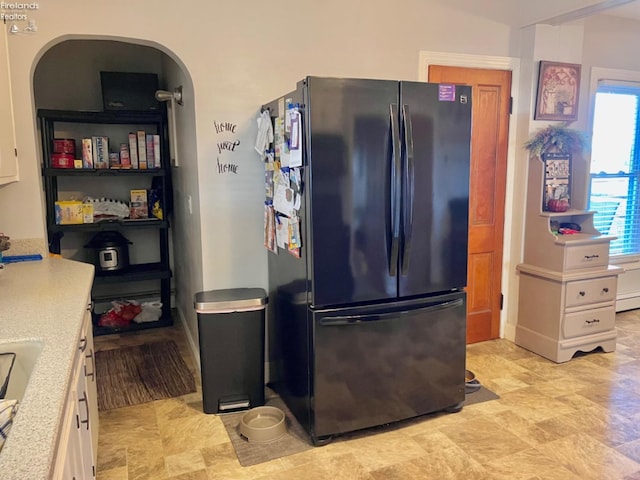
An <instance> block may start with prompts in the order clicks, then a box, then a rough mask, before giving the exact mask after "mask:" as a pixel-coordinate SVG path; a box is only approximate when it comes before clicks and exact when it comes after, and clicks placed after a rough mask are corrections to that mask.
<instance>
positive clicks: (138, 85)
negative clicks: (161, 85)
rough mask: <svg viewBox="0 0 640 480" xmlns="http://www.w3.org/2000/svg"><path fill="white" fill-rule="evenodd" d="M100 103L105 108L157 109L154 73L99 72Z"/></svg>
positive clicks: (158, 106)
mask: <svg viewBox="0 0 640 480" xmlns="http://www.w3.org/2000/svg"><path fill="white" fill-rule="evenodd" d="M100 82H101V84H102V103H103V107H104V109H105V111H106V110H129V111H153V112H155V111H159V110H160V102H158V101H157V100H156V90H158V76H157V75H156V74H155V73H131V72H100Z"/></svg>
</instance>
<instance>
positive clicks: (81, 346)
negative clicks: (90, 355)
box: [78, 337, 87, 353]
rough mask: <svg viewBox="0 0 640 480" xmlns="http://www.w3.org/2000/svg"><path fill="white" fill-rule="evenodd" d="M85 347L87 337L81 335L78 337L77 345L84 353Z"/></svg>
mask: <svg viewBox="0 0 640 480" xmlns="http://www.w3.org/2000/svg"><path fill="white" fill-rule="evenodd" d="M86 348H87V337H82V338H81V339H80V346H79V347H78V349H79V350H80V351H81V352H82V353H84V351H85V349H86Z"/></svg>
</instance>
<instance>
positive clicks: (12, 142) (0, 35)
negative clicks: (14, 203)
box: [0, 23, 18, 185]
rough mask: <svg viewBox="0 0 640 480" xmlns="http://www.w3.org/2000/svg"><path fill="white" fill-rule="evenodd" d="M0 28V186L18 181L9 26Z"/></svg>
mask: <svg viewBox="0 0 640 480" xmlns="http://www.w3.org/2000/svg"><path fill="white" fill-rule="evenodd" d="M0 25H2V24H0ZM2 27H3V28H2V29H1V30H2V31H0V105H2V107H1V108H0V185H4V184H5V183H10V182H15V181H17V180H18V154H17V150H16V136H15V125H14V119H13V103H12V102H13V99H12V97H11V78H10V73H9V48H8V42H7V28H8V27H9V25H8V24H6V23H5V24H4V25H2Z"/></svg>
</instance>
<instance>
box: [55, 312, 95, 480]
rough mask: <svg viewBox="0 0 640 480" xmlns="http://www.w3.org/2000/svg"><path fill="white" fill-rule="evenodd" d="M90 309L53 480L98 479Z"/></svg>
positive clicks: (68, 402) (70, 392)
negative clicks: (96, 474)
mask: <svg viewBox="0 0 640 480" xmlns="http://www.w3.org/2000/svg"><path fill="white" fill-rule="evenodd" d="M94 360H95V352H94V349H93V334H92V326H91V314H90V307H88V310H87V314H86V315H85V321H84V324H83V329H82V334H81V338H80V339H79V342H78V351H77V353H76V359H75V362H74V368H73V376H72V378H71V383H70V385H69V392H68V394H67V403H66V405H65V409H64V418H63V421H62V428H61V431H60V438H59V441H58V450H57V455H56V465H55V468H54V476H53V478H54V479H56V480H57V479H60V480H74V479H75V480H89V479H92V478H95V466H96V461H97V453H98V399H97V389H96V378H95V363H94Z"/></svg>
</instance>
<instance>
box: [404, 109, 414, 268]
mask: <svg viewBox="0 0 640 480" xmlns="http://www.w3.org/2000/svg"><path fill="white" fill-rule="evenodd" d="M402 119H403V122H404V146H405V158H404V161H405V165H404V175H405V178H404V181H405V184H404V187H405V188H404V190H403V195H404V196H403V205H404V218H403V236H404V245H403V247H402V267H401V273H402V275H407V273H408V270H409V253H410V251H411V237H412V236H413V198H414V183H415V182H414V178H415V175H414V170H413V169H414V161H413V126H412V124H411V112H409V105H403V106H402Z"/></svg>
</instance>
